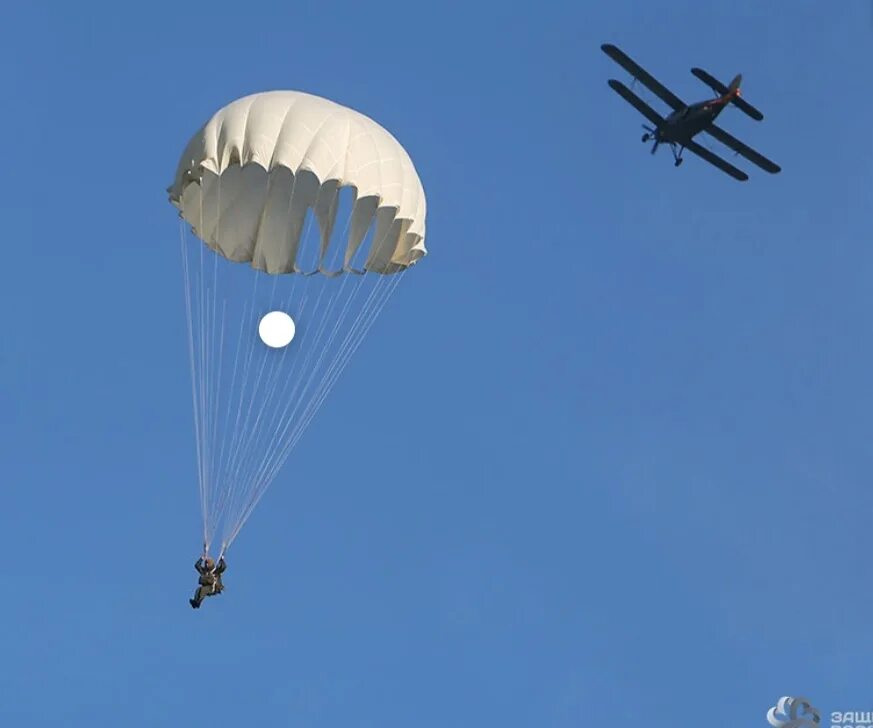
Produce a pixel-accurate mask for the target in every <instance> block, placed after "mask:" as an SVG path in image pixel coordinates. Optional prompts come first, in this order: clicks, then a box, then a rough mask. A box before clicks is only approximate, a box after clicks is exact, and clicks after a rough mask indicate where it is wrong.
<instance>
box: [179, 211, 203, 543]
mask: <svg viewBox="0 0 873 728" xmlns="http://www.w3.org/2000/svg"><path fill="white" fill-rule="evenodd" d="M179 239H180V242H181V246H182V270H183V273H184V279H185V314H186V318H187V321H188V355H189V359H190V364H191V400H192V401H191V404H192V409H193V410H194V441H195V444H196V448H197V480H198V484H199V489H200V512H201V514H202V518H203V544H204V548H205V545H206V542H207V528H206V508H207V499H206V482H205V479H204V474H203V445H202V439H203V438H202V435H201V431H200V414H199V413H200V409H199V407H198V406H197V404H198V400H197V366H196V364H195V362H196V359H195V356H194V318H193V311H192V305H191V270H190V266H189V263H188V248H187V245H186V240H185V221H184V220H180V221H179Z"/></svg>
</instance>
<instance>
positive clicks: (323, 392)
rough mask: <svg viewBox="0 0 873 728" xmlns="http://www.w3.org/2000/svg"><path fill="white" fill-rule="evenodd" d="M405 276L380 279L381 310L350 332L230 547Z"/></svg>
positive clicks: (255, 494)
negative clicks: (341, 351)
mask: <svg viewBox="0 0 873 728" xmlns="http://www.w3.org/2000/svg"><path fill="white" fill-rule="evenodd" d="M402 276H403V273H402V272H400V273H397V274H395V275H394V276H392V277H393V278H394V280H393V281H391V282H390V283H388V284H385V281H384V276H380V279H379V281H377V284H376V286H381V287H382V288H385V289H387V292H385V293H383V295H382V300H381V302H380V303H379V305H378V306H377V307H374V310H371V311H370V312H369V315H368V316H364V317H359V320H366V324H365V326H362V327H358V330H357V331H350V332H349V335H348V336H347V340H349V341H350V342H351V345H350V346H348V347H345V348H344V356H337V357H336V358H335V359H334V361H333V362H332V367H331V369H330V370H329V371H328V372H326V373H325V375H324V377H323V378H322V382H321V383H320V385H319V388H318V392H317V393H316V394H315V395H314V396H313V397H312V398H311V399H310V401H309V403H308V405H307V408H306V410H305V412H304V414H303V415H302V416H301V418H300V419H299V421H298V422H297V425H296V426H295V428H294V431H293V432H292V434H291V437H290V438H289V439H288V441H287V442H286V444H285V445H284V446H283V447H282V448H281V449H280V451H279V452H278V453H277V454H276V455H275V456H274V457H273V458H272V459H271V460H272V461H271V463H270V467H269V469H267V470H266V471H264V472H262V473H261V474H260V478H259V480H258V481H257V482H256V484H255V487H254V491H253V497H252V499H251V500H250V502H249V503H248V504H247V508H246V510H245V512H244V513H243V514H242V516H241V518H240V520H239V523H238V524H237V526H236V528H235V529H234V530H233V531H232V532H231V534H230V536H229V538H228V539H227V540H226V543H227V544H228V546H229V545H230V543H231V542H232V541H233V540H234V539H235V538H236V536H237V534H238V533H239V531H240V529H241V528H242V527H243V525H244V524H245V522H246V521H247V520H248V518H249V516H250V515H251V514H252V512H253V511H254V508H255V506H256V505H257V504H258V502H259V501H260V499H261V497H262V496H263V494H264V493H265V492H266V489H267V486H268V485H269V484H270V482H272V480H273V479H274V478H275V477H276V475H278V473H279V471H280V470H281V468H282V466H283V465H284V463H285V461H286V460H287V458H288V457H289V456H290V454H291V452H292V450H293V449H294V447H295V446H296V444H297V443H298V441H299V440H300V438H301V437H302V435H303V433H304V431H305V430H306V427H307V426H308V425H309V423H310V422H311V421H312V419H313V417H314V416H315V414H316V413H317V412H318V409H319V408H320V407H321V404H322V403H323V402H324V400H325V399H326V398H327V395H328V394H329V393H330V390H331V389H332V388H333V385H334V384H335V383H336V381H337V379H338V378H339V375H340V374H341V373H342V371H343V369H344V368H345V366H346V364H347V363H348V362H349V360H350V359H351V356H352V355H353V354H354V352H355V351H356V350H357V348H358V346H359V345H360V344H361V342H362V341H363V339H364V337H365V336H366V334H367V332H368V331H369V329H370V327H371V326H372V324H373V323H374V322H375V320H376V318H377V317H378V315H379V313H380V312H381V309H382V308H383V307H384V305H385V303H387V301H388V299H389V298H390V296H391V294H392V293H393V291H394V290H395V289H396V287H397V285H398V284H399V282H400V279H401V277H402ZM383 284H384V285H383ZM374 287H375V286H374ZM294 421H295V419H294V417H293V416H292V417H291V418H290V419H289V420H288V422H287V424H286V428H287V426H288V425H290V424H291V423H293V422H294ZM283 437H284V433H283Z"/></svg>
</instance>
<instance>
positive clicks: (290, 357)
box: [180, 176, 404, 556]
mask: <svg viewBox="0 0 873 728" xmlns="http://www.w3.org/2000/svg"><path fill="white" fill-rule="evenodd" d="M296 177H297V176H295V180H294V181H295V182H296ZM221 181H222V178H221V177H220V176H219V177H218V179H217V180H216V183H217V184H216V188H214V189H215V192H213V194H215V193H216V192H217V194H218V195H220V194H221ZM269 184H270V181H269V179H268V181H267V185H268V186H269ZM301 186H302V185H301ZM341 189H342V188H331V187H330V186H327V185H322V186H321V187H320V188H319V190H318V194H317V196H316V199H315V202H314V203H310V204H309V205H307V209H308V211H309V212H311V213H312V214H307V215H306V224H305V225H304V226H303V227H304V228H305V229H304V230H302V231H300V232H301V233H302V235H301V234H300V233H298V235H300V239H299V243H298V248H299V250H301V251H304V252H305V251H307V250H310V249H311V250H312V251H315V250H321V252H320V253H319V256H318V259H319V260H320V261H321V262H320V263H319V264H318V267H319V269H320V271H324V270H331V271H334V270H335V271H341V272H340V273H339V275H338V277H340V278H341V280H338V281H337V280H335V278H334V277H332V276H328V275H324V274H323V273H322V272H315V273H314V274H312V275H310V274H303V273H300V272H295V273H293V274H292V275H283V274H268V273H264V272H263V271H260V270H258V269H255V267H254V263H252V264H251V265H247V266H245V268H243V267H242V266H240V264H239V263H237V262H233V261H231V260H228V259H226V258H225V256H224V254H223V253H222V252H221V251H222V250H223V248H222V245H221V244H220V237H219V233H220V222H221V218H222V217H223V215H222V212H224V213H225V214H227V211H226V210H222V209H221V205H220V204H219V210H218V213H217V220H215V224H214V226H213V225H211V224H207V222H206V220H205V219H204V217H203V215H202V214H201V217H200V220H199V225H197V226H196V227H195V232H196V233H197V235H199V236H203V237H204V239H205V240H209V241H210V242H209V243H208V244H207V243H204V242H203V241H201V240H198V237H197V236H192V237H193V241H194V244H197V245H198V247H199V253H198V254H199V257H198V258H197V261H196V262H199V270H196V269H195V268H192V266H191V261H190V260H189V255H188V251H187V248H186V243H187V240H186V235H185V232H186V230H185V228H184V227H181V228H180V231H181V239H182V246H183V269H184V272H185V283H186V311H187V312H188V326H189V358H190V360H191V361H190V363H191V370H192V382H193V392H192V397H193V403H194V414H195V435H196V440H197V455H198V478H199V483H200V499H201V509H202V513H203V533H204V538H203V541H204V553H208V551H209V548H210V546H211V544H212V542H213V540H215V541H217V540H218V536H219V532H221V535H222V538H221V549H220V556H221V555H224V554H225V553H226V551H227V549H228V548H229V547H230V545H231V543H232V542H233V541H234V540H235V539H236V537H237V535H238V534H239V532H240V530H241V529H242V527H243V525H244V524H245V523H246V522H247V520H248V519H249V517H250V516H251V514H252V512H253V511H254V509H255V507H256V505H257V504H258V502H259V501H260V499H261V498H262V497H263V495H264V493H265V492H266V490H267V489H268V487H269V485H270V483H271V482H272V481H273V480H274V479H275V478H276V476H277V475H278V473H279V471H280V470H281V468H282V466H283V465H284V463H285V462H286V460H287V459H288V457H289V456H290V454H291V452H292V451H293V449H294V448H295V447H296V445H297V443H298V442H299V441H300V439H301V438H302V436H303V434H304V433H305V431H306V430H307V428H308V426H309V424H310V423H311V422H312V420H313V419H314V417H315V415H316V414H317V412H318V411H319V409H320V408H321V406H322V405H323V403H324V402H325V400H326V399H327V397H328V396H329V394H330V392H331V391H332V389H333V387H334V386H335V384H336V382H337V381H338V379H339V376H340V374H341V373H342V372H343V370H344V369H345V367H346V365H347V364H348V362H349V361H350V359H351V358H352V356H353V355H354V353H355V352H356V351H357V349H358V347H359V346H360V345H361V344H362V342H363V340H364V338H365V337H366V335H367V334H368V332H369V330H370V329H371V327H372V326H373V324H374V323H375V321H376V319H377V318H378V316H379V314H380V313H381V311H382V309H383V308H384V306H385V305H386V304H387V302H388V300H389V299H390V298H391V297H392V295H393V293H394V291H395V290H396V288H397V286H398V285H399V283H400V280H401V279H402V278H403V273H404V271H399V272H394V273H393V274H383V273H374V272H369V271H365V272H362V273H357V272H349V271H348V269H347V266H346V263H345V262H344V261H343V260H342V258H343V254H344V253H345V252H346V251H347V246H346V245H345V244H334V243H335V242H336V243H339V242H341V241H342V240H345V239H346V236H347V233H348V230H349V227H350V225H351V214H349V215H347V216H345V221H344V226H342V227H343V228H344V229H343V232H342V233H341V237H340V240H339V241H337V240H336V239H334V238H333V236H334V235H335V234H336V232H337V231H335V230H332V229H330V228H329V227H324V226H325V225H330V226H332V225H333V221H328V222H325V221H324V218H320V217H319V214H318V213H317V212H316V211H317V210H322V211H323V210H325V209H330V210H332V212H329V213H328V214H329V215H336V207H337V205H338V204H339V194H340V191H341ZM286 194H288V193H286ZM326 194H333V195H335V196H336V198H335V199H334V200H333V201H330V202H331V204H330V205H321V204H320V203H321V202H322V200H321V196H322V195H326ZM205 196H206V195H205V194H204V193H203V190H202V189H201V195H200V200H199V202H200V207H201V210H202V209H203V207H204V200H203V198H204V197H205ZM293 198H294V185H293V184H292V185H291V190H290V194H288V202H287V204H288V207H289V211H290V207H291V205H292V204H295V202H294V199H293ZM324 202H328V201H327V200H325V201H324ZM214 204H215V198H214V197H213V198H212V200H211V201H210V204H209V207H213V206H214ZM279 204H282V203H279ZM353 204H357V203H356V202H354V203H353ZM283 206H284V205H283ZM208 214H209V213H208V212H207V216H208ZM321 214H323V213H321ZM316 219H318V220H319V225H318V226H315V225H314V221H315V220H316ZM182 224H183V225H184V222H183V223H182ZM370 226H371V228H370V229H371V233H370V235H372V236H373V239H372V240H369V242H368V243H367V244H364V245H361V247H360V248H359V252H360V254H364V255H368V252H367V251H374V250H377V249H378V247H379V245H380V244H381V243H382V242H383V241H384V238H380V239H379V240H377V239H375V233H374V232H373V231H375V230H377V229H378V227H379V226H378V225H377V213H376V212H374V213H373V216H372V218H371V220H370ZM391 228H392V225H389V226H388V229H387V230H385V233H384V234H385V235H386V236H387V235H390V232H391ZM313 230H316V231H317V232H314V233H313ZM326 230H327V231H328V232H325V231H326ZM318 232H320V233H321V236H322V237H321V239H320V240H319V238H318ZM310 233H313V235H314V237H312V238H310ZM325 235H329V237H327V238H325V237H324V236H325ZM363 242H364V241H362V243H363ZM310 243H312V245H310ZM204 248H207V250H204ZM325 253H327V255H325ZM208 255H212V256H213V258H212V261H211V265H210V261H209V260H208ZM369 255H372V253H369ZM322 256H323V259H322ZM328 259H330V260H328ZM349 263H351V260H350V261H349ZM356 267H361V266H356ZM307 269H308V266H307ZM242 271H245V278H242V277H241V276H242V275H243V274H242ZM252 273H253V274H254V275H252ZM264 275H271V277H272V282H271V285H270V286H269V288H268V289H267V290H266V291H263V293H260V290H261V288H262V283H261V282H260V281H259V279H260V278H261V277H262V276H264ZM234 276H238V277H240V278H239V280H244V281H247V285H246V286H245V287H247V288H249V290H250V300H249V296H246V295H243V296H242V297H241V298H240V300H241V302H243V301H247V302H245V305H242V306H239V308H236V307H234V306H233V305H232V302H231V301H230V300H229V298H228V296H229V295H231V293H233V292H234V286H233V277H234ZM225 277H227V280H226V281H223V280H219V279H221V278H225ZM249 277H251V278H253V280H252V281H249V280H248V278H249ZM350 279H351V280H350ZM286 282H287V283H289V284H290V285H289V286H287V287H285V288H284V291H283V293H282V295H281V297H279V295H278V289H279V284H280V283H283V284H284V283H286ZM298 284H300V286H301V288H302V290H301V291H299V292H298V290H297V287H298ZM195 286H196V290H195V288H194V287H195ZM313 286H315V287H317V288H318V289H319V290H318V291H312V288H313ZM289 289H290V291H289ZM259 293H260V295H259ZM267 299H268V300H269V306H270V310H272V309H273V305H274V304H278V305H279V307H280V308H281V310H284V311H287V312H289V313H293V316H294V318H295V319H296V321H297V322H298V324H297V332H296V333H297V335H296V336H295V339H294V341H293V342H292V343H291V344H289V345H288V346H286V347H284V348H283V349H281V350H273V349H269V348H268V347H266V346H264V345H263V343H262V342H261V341H260V340H259V337H258V335H257V333H256V331H257V328H258V321H259V318H260V316H262V315H263V314H264V313H266V311H264V310H261V307H262V306H263V305H264V304H265V303H266V301H267ZM259 301H260V303H259ZM195 308H196V309H197V310H196V311H195V310H194V309H195ZM240 309H241V310H240ZM195 326H198V327H199V331H195V330H194V327H195ZM233 326H238V328H239V331H238V332H234V333H233V334H232V335H229V333H230V332H229V328H228V327H231V328H232V327H233ZM231 349H233V353H232V354H231V351H230V350H231ZM231 356H232V358H233V362H230V358H231ZM215 357H217V358H218V361H215V360H214V359H215ZM225 358H227V359H228V361H227V362H225V361H224V359H225ZM289 392H290V393H289Z"/></svg>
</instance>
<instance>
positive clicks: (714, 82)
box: [691, 68, 764, 121]
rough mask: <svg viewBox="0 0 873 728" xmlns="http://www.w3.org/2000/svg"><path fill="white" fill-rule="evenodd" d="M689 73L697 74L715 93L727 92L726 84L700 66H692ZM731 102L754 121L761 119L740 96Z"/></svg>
mask: <svg viewBox="0 0 873 728" xmlns="http://www.w3.org/2000/svg"><path fill="white" fill-rule="evenodd" d="M691 73H693V74H694V75H695V76H697V78H699V79H700V80H701V81H703V83H705V84H706V85H707V86H709V87H710V88H711V89H712V90H713V91H715V92H716V93H718V94H721V95H722V96H724V95H725V94H726V93H727V92H728V87H727V86H725V85H724V84H723V83H722V82H721V81H719V80H718V79H717V78H714V77H713V76H711V75H710V74H708V73H707V72H706V71H704V70H703V69H702V68H692V69H691ZM731 103H733V104H735V105H736V106H737V108H739V109H741V110H742V111H743V112H745V113H746V114H748V115H749V116H751V117H752V118H753V119H754V120H755V121H762V120H763V119H764V115H763V114H762V113H761V112H760V111H758V110H757V109H756V108H755V107H754V106H752V105H751V104H750V103H749V102H748V101H746V100H745V99H744V98H743V97H742V96H737V97H735V98H733V99H731Z"/></svg>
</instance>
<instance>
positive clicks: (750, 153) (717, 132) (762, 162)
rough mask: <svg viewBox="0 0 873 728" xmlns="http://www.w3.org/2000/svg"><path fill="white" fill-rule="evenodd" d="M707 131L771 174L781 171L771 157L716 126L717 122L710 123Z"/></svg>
mask: <svg viewBox="0 0 873 728" xmlns="http://www.w3.org/2000/svg"><path fill="white" fill-rule="evenodd" d="M705 131H706V133H707V134H709V135H710V136H712V137H714V138H715V139H718V141H720V142H721V143H722V144H724V145H725V146H727V147H730V148H731V149H733V150H734V151H735V152H737V153H738V154H742V155H743V156H744V157H745V158H746V159H748V160H749V161H750V162H752V163H753V164H757V165H758V166H759V167H760V168H761V169H763V170H764V171H765V172H769V173H770V174H776V173H777V172H780V171H781V170H782V168H781V167H780V166H779V165H778V164H775V163H773V162H771V161H770V160H769V159H767V157H765V156H763V155H762V154H759V153H758V152H756V151H755V150H754V149H752V148H751V147H749V146H747V145H745V144H743V143H742V142H741V141H740V140H739V139H737V138H736V137H733V136H731V135H730V134H728V133H727V132H726V131H725V130H724V129H722V128H720V127H718V126H716V125H715V124H712V125H710V126H709V128H707V129H705Z"/></svg>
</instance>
